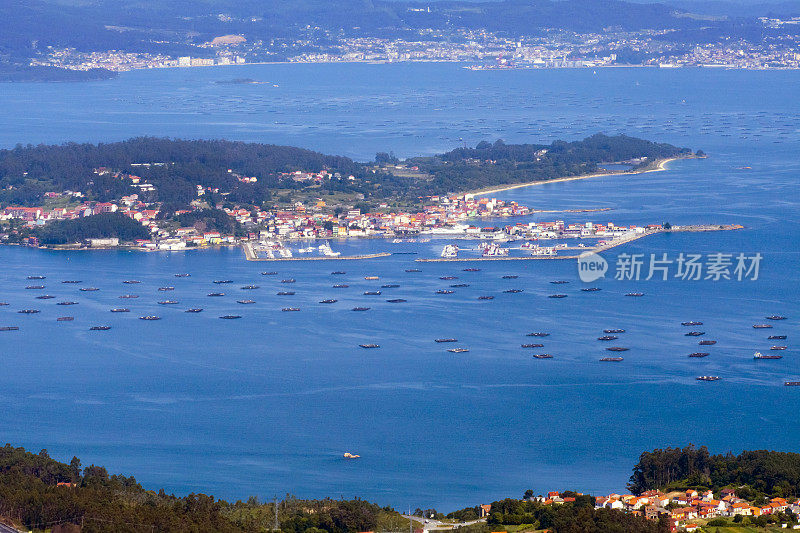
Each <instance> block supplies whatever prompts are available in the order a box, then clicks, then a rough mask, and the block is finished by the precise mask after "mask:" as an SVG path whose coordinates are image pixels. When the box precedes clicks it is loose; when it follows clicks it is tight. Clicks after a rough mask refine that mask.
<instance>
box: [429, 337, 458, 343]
mask: <svg viewBox="0 0 800 533" xmlns="http://www.w3.org/2000/svg"><path fill="white" fill-rule="evenodd" d="M433 342H458V339H453V338H451V337H448V338H444V339H434V340H433Z"/></svg>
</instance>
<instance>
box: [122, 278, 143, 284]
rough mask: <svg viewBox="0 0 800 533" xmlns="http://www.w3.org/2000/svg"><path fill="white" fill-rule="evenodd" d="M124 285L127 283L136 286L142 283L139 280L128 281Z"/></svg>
mask: <svg viewBox="0 0 800 533" xmlns="http://www.w3.org/2000/svg"><path fill="white" fill-rule="evenodd" d="M122 283H126V284H128V285H135V284H137V283H141V281H139V280H138V279H126V280H125V281H123V282H122Z"/></svg>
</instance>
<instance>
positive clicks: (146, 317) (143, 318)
mask: <svg viewBox="0 0 800 533" xmlns="http://www.w3.org/2000/svg"><path fill="white" fill-rule="evenodd" d="M139 320H161V317H160V316H156V315H146V316H140V317H139Z"/></svg>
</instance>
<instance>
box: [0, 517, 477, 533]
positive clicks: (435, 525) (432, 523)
mask: <svg viewBox="0 0 800 533" xmlns="http://www.w3.org/2000/svg"><path fill="white" fill-rule="evenodd" d="M403 518H406V519H408V520H413V521H415V522H416V523H417V524H419V525H421V526H422V529H423V530H425V531H431V530H442V529H458V528H460V527H464V526H471V525H472V524H477V523H479V522H486V519H485V518H480V519H478V520H471V521H469V522H442V521H441V520H435V519H433V518H421V517H419V516H413V515H407V514H404V515H403ZM0 533H2V532H0Z"/></svg>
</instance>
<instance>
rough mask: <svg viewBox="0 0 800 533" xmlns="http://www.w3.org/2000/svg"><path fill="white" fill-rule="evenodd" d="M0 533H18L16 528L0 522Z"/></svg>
mask: <svg viewBox="0 0 800 533" xmlns="http://www.w3.org/2000/svg"><path fill="white" fill-rule="evenodd" d="M0 533H20V532H19V530H18V529H14V528H13V527H11V526H7V525H5V524H3V523H0Z"/></svg>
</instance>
